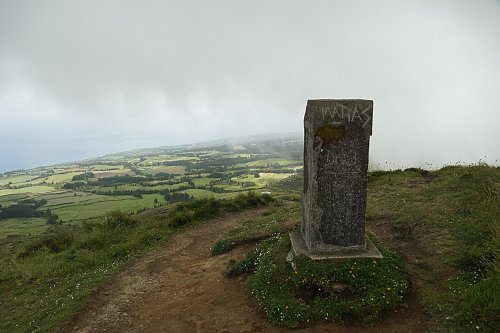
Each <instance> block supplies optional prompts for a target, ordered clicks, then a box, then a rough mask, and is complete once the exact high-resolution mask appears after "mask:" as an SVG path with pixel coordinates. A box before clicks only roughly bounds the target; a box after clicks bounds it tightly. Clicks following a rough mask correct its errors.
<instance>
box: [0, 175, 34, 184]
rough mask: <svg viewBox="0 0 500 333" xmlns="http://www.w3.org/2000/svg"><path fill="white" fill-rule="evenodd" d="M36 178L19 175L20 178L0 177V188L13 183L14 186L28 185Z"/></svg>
mask: <svg viewBox="0 0 500 333" xmlns="http://www.w3.org/2000/svg"><path fill="white" fill-rule="evenodd" d="M33 178H35V177H34V176H32V175H19V176H9V177H0V186H4V185H7V184H9V183H12V185H17V184H22V183H27V182H29V181H30V179H33Z"/></svg>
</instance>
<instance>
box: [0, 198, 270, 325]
mask: <svg viewBox="0 0 500 333" xmlns="http://www.w3.org/2000/svg"><path fill="white" fill-rule="evenodd" d="M269 202H272V199H271V198H269V197H262V196H258V195H255V194H253V193H248V194H247V195H240V196H238V197H237V198H235V199H233V200H216V199H206V200H194V201H191V202H189V203H185V204H182V205H179V206H177V207H175V208H174V209H172V210H170V212H169V213H168V214H167V217H166V218H165V217H164V216H163V215H158V214H156V212H155V211H154V210H151V211H149V212H145V213H142V214H141V215H140V219H139V216H136V215H130V214H128V213H125V212H123V211H112V212H110V213H108V214H106V215H105V216H104V217H103V218H102V219H100V220H95V221H88V222H84V223H82V224H81V225H80V226H64V225H62V226H56V227H53V228H50V229H49V230H48V231H47V232H45V233H43V234H42V235H40V236H38V237H33V238H31V239H30V240H29V241H28V242H25V243H24V244H23V246H21V247H18V248H17V249H15V251H14V252H13V253H12V254H10V255H8V256H5V255H4V257H3V258H2V265H1V270H0V304H2V307H0V317H1V318H2V320H1V321H0V331H2V332H4V331H5V332H25V331H30V332H46V331H51V330H53V329H55V328H56V327H58V326H60V325H61V324H64V322H65V321H66V320H67V319H68V318H69V316H70V315H71V314H72V313H74V312H75V311H77V310H78V309H79V307H80V306H81V304H82V302H83V300H84V299H85V298H86V297H88V295H89V294H90V292H91V291H92V290H94V288H95V287H96V286H97V285H98V284H99V283H100V282H102V281H103V280H104V279H105V278H106V277H108V276H110V275H112V274H113V273H115V272H116V271H117V270H118V269H119V268H120V267H122V266H123V265H124V264H126V263H127V262H128V261H129V260H130V259H132V258H134V257H135V256H136V255H137V254H138V253H140V252H141V251H144V250H145V249H148V248H151V246H154V245H155V244H158V243H159V242H160V241H164V240H166V239H168V237H169V236H170V235H171V234H172V233H173V232H174V230H175V228H177V227H179V226H181V225H184V224H188V223H193V222H197V221H205V220H207V219H209V218H213V217H216V216H219V215H220V214H221V213H222V212H224V211H235V210H241V209H246V208H252V207H257V206H259V205H262V204H268V203H269Z"/></svg>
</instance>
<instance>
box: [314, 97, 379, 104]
mask: <svg viewBox="0 0 500 333" xmlns="http://www.w3.org/2000/svg"><path fill="white" fill-rule="evenodd" d="M321 102H371V103H373V99H360V98H347V99H342V98H337V99H332V98H320V99H309V100H307V103H321Z"/></svg>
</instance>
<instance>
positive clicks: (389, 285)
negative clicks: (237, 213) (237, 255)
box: [228, 237, 408, 328]
mask: <svg viewBox="0 0 500 333" xmlns="http://www.w3.org/2000/svg"><path fill="white" fill-rule="evenodd" d="M379 247H380V246H379ZM289 250H290V239H289V237H275V238H271V239H268V240H266V241H264V242H262V243H261V244H260V245H259V246H258V247H257V248H256V250H254V251H252V252H250V254H249V255H248V256H247V257H246V258H244V259H243V260H242V262H241V264H239V263H231V264H230V266H229V268H228V271H229V272H228V273H229V274H231V275H235V274H238V272H247V271H250V270H252V269H254V270H255V274H254V275H253V276H252V277H251V278H250V279H249V281H248V282H249V283H248V284H249V286H250V288H251V290H252V293H253V294H254V295H255V296H256V297H257V299H258V300H259V304H260V305H261V306H262V308H263V309H264V311H265V312H266V315H267V318H268V319H269V321H270V322H272V323H273V324H276V325H279V326H284V327H289V328H295V327H298V326H302V325H304V324H306V323H308V322H310V321H314V320H327V321H334V322H337V323H350V324H352V323H358V324H359V323H365V324H366V323H372V322H374V321H376V320H377V319H378V318H379V317H380V316H381V315H382V314H383V313H384V312H386V311H388V310H393V309H395V308H397V306H398V305H399V303H400V302H401V300H402V298H403V295H404V294H405V293H406V291H407V289H408V281H407V279H406V276H405V273H404V264H403V261H402V260H401V259H400V258H399V257H398V256H397V255H395V254H394V253H391V252H389V251H387V250H385V249H384V248H382V247H380V250H381V252H382V253H383V255H384V258H383V259H371V258H360V259H338V260H312V259H309V258H307V257H305V256H299V257H295V258H294V259H293V264H291V263H289V262H287V260H286V256H287V253H288V251H289Z"/></svg>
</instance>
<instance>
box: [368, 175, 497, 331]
mask: <svg viewBox="0 0 500 333" xmlns="http://www.w3.org/2000/svg"><path fill="white" fill-rule="evenodd" d="M370 176H371V177H370V182H369V196H368V219H369V220H372V221H380V222H378V223H390V226H391V228H392V229H393V230H394V232H395V234H396V236H397V237H398V238H399V239H403V240H406V242H413V243H415V245H414V246H416V247H417V248H421V249H425V250H421V251H419V252H421V254H420V255H419V257H418V258H416V260H418V264H413V263H412V265H410V266H409V270H410V274H412V275H414V276H416V277H417V280H418V281H421V282H419V283H417V284H416V285H415V289H416V290H417V293H418V294H419V295H420V298H421V301H422V302H423V304H424V305H425V307H426V309H427V311H428V312H429V314H430V316H431V325H432V326H433V329H434V330H435V331H448V330H449V331H461V332H475V331H476V332H477V331H481V332H495V331H498V328H499V325H500V324H499V323H500V307H499V306H498V305H499V303H498V298H494V297H492V295H496V294H498V293H499V289H500V285H499V284H498V280H499V278H498V276H499V272H500V269H499V262H498V258H499V253H500V251H499V249H500V245H499V242H500V240H499V234H500V232H499V229H500V221H499V218H498V217H499V216H500V211H499V207H500V185H499V180H500V169H499V168H493V167H488V166H471V167H459V166H450V167H446V168H443V169H441V170H438V171H433V172H428V173H427V172H423V173H422V172H421V171H420V170H418V169H411V170H406V171H394V172H380V173H375V174H374V173H371V175H370ZM479 304H480V306H479V307H478V305H479Z"/></svg>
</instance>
